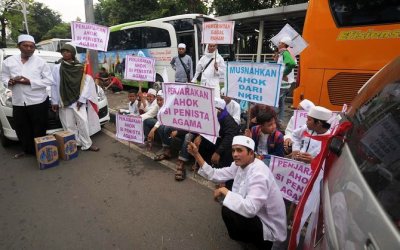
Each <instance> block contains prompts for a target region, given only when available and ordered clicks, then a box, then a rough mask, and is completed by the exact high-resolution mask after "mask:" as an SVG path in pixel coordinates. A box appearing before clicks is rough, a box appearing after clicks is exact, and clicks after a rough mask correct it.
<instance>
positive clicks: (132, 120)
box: [115, 114, 144, 143]
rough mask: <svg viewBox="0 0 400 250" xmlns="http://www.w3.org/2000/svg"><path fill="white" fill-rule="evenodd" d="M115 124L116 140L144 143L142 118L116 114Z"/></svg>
mask: <svg viewBox="0 0 400 250" xmlns="http://www.w3.org/2000/svg"><path fill="white" fill-rule="evenodd" d="M115 123H116V129H117V138H119V139H122V140H126V141H132V142H137V143H143V142H144V133H143V122H142V117H140V116H133V115H121V114H117V116H116V119H115Z"/></svg>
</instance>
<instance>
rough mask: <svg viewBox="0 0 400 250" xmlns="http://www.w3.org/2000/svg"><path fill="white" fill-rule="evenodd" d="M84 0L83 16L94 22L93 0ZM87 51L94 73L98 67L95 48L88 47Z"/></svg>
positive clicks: (88, 21) (87, 20)
mask: <svg viewBox="0 0 400 250" xmlns="http://www.w3.org/2000/svg"><path fill="white" fill-rule="evenodd" d="M84 1H85V17H86V22H87V23H95V22H94V10H93V0H84ZM87 52H89V56H90V61H91V62H92V63H91V66H92V70H93V71H92V72H93V73H94V74H95V75H96V74H97V72H98V68H99V60H98V57H97V50H91V49H88V50H87Z"/></svg>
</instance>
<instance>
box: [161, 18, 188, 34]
mask: <svg viewBox="0 0 400 250" xmlns="http://www.w3.org/2000/svg"><path fill="white" fill-rule="evenodd" d="M167 23H170V24H172V25H173V26H174V28H175V31H176V32H180V31H192V30H194V27H193V19H187V18H186V19H180V20H171V21H168V22H167Z"/></svg>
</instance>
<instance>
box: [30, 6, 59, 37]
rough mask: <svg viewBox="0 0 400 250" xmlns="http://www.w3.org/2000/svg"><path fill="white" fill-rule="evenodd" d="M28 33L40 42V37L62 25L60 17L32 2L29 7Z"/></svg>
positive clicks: (45, 7)
mask: <svg viewBox="0 0 400 250" xmlns="http://www.w3.org/2000/svg"><path fill="white" fill-rule="evenodd" d="M28 22H29V32H30V34H31V35H32V36H33V37H34V38H35V40H36V41H41V40H42V37H43V36H44V35H45V34H46V33H47V32H48V31H49V30H51V29H52V28H53V27H55V26H57V25H59V24H61V23H62V20H61V15H60V14H59V13H58V12H55V11H53V10H51V9H49V8H48V7H47V6H46V5H44V4H42V3H38V2H34V3H33V4H31V5H30V6H29V15H28Z"/></svg>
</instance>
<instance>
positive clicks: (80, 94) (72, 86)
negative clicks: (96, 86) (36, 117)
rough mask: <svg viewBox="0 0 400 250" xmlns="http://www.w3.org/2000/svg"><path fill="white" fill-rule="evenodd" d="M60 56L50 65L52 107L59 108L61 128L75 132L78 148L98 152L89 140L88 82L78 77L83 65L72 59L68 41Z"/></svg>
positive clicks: (55, 109) (74, 54) (73, 50)
mask: <svg viewBox="0 0 400 250" xmlns="http://www.w3.org/2000/svg"><path fill="white" fill-rule="evenodd" d="M61 55H62V60H61V62H60V63H59V64H56V65H55V66H54V68H53V78H54V81H53V84H52V86H51V103H52V109H53V111H54V112H57V110H59V116H60V121H61V124H62V126H63V128H64V130H68V131H71V132H72V133H74V134H75V139H76V142H77V145H78V146H80V147H81V150H90V151H99V148H98V147H96V146H94V145H93V144H92V140H91V139H90V132H89V122H88V114H87V111H86V105H87V101H88V100H89V98H90V95H91V93H90V86H89V84H90V83H89V82H88V81H85V80H82V77H83V73H84V72H83V69H84V66H83V65H82V64H81V63H80V62H79V61H78V60H77V59H76V57H75V56H76V49H75V47H74V46H72V45H70V44H65V45H64V46H63V47H62V48H61ZM82 85H83V86H82Z"/></svg>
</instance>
